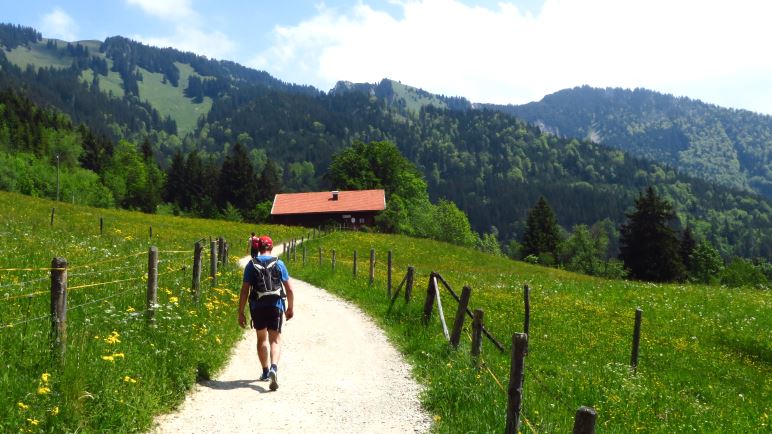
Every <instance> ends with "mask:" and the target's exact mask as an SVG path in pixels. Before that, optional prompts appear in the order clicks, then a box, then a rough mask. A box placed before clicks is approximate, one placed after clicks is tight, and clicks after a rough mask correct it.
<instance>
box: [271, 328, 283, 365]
mask: <svg viewBox="0 0 772 434" xmlns="http://www.w3.org/2000/svg"><path fill="white" fill-rule="evenodd" d="M268 340H269V341H270V342H271V364H272V365H277V366H278V365H279V357H281V333H279V332H277V331H276V330H268Z"/></svg>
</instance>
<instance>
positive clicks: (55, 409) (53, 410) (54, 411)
mask: <svg viewBox="0 0 772 434" xmlns="http://www.w3.org/2000/svg"><path fill="white" fill-rule="evenodd" d="M57 414H59V406H58V405H55V406H54V408H52V409H51V416H56V415H57Z"/></svg>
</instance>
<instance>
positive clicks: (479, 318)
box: [472, 309, 485, 357]
mask: <svg viewBox="0 0 772 434" xmlns="http://www.w3.org/2000/svg"><path fill="white" fill-rule="evenodd" d="M484 316H485V312H483V310H482V309H475V310H474V317H473V318H472V357H478V356H479V355H480V353H481V352H482V328H483V318H484Z"/></svg>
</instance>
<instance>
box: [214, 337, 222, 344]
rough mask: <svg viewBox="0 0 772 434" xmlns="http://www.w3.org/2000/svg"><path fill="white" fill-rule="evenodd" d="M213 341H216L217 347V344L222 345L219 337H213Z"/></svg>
mask: <svg viewBox="0 0 772 434" xmlns="http://www.w3.org/2000/svg"><path fill="white" fill-rule="evenodd" d="M214 340H215V341H217V344H218V345H219V344H222V341H221V340H220V337H219V336H215V337H214Z"/></svg>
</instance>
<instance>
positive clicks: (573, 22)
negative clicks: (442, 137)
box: [0, 0, 772, 115]
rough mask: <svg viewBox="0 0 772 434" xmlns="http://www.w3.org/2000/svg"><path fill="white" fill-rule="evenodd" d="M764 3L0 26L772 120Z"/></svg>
mask: <svg viewBox="0 0 772 434" xmlns="http://www.w3.org/2000/svg"><path fill="white" fill-rule="evenodd" d="M770 17H772V2H769V1H766V0H732V1H715V0H699V1H697V0H499V1H495V0H479V1H474V0H319V1H302V0H284V1H279V0H272V1H268V0H67V1H64V0H60V1H48V0H26V1H14V0H0V22H7V23H13V24H22V25H25V26H31V27H35V28H36V29H38V30H39V31H40V32H41V33H42V34H43V36H44V37H50V38H58V39H63V40H67V41H75V40H87V39H98V40H104V39H105V38H106V37H108V36H114V35H122V36H126V37H129V38H132V39H135V40H138V41H141V42H144V43H146V44H150V45H156V46H161V47H167V46H171V47H174V48H178V49H181V50H184V51H192V52H195V53H197V54H202V55H206V56H207V57H210V58H216V59H225V60H232V61H235V62H238V63H241V64H243V65H245V66H249V67H253V68H256V69H261V70H265V71H267V72H268V73H270V74H271V75H273V76H275V77H277V78H279V79H281V80H284V81H287V82H292V83H298V84H310V85H313V86H315V87H317V88H319V89H321V90H324V91H327V90H329V89H331V88H332V87H333V86H334V85H335V83H336V82H337V81H339V80H347V81H352V82H370V83H375V82H378V81H380V80H381V79H382V78H390V79H393V80H397V81H400V82H402V83H404V84H408V85H411V86H415V87H419V88H422V89H424V90H427V91H429V92H432V93H437V94H444V95H448V96H463V97H466V98H467V99H469V100H471V101H473V102H486V103H498V104H523V103H527V102H530V101H538V100H540V99H541V98H542V97H543V96H544V95H547V94H550V93H553V92H556V91H558V90H561V89H565V88H571V87H575V86H581V85H590V86H594V87H623V88H637V87H643V88H647V89H652V90H656V91H659V92H663V93H670V94H673V95H675V96H687V97H690V98H694V99H700V100H702V101H705V102H708V103H712V104H717V105H720V106H724V107H732V108H740V109H747V110H752V111H755V112H759V113H764V114H770V115H772V56H771V55H770V52H769V42H772V25H770V24H769V19H770Z"/></svg>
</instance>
